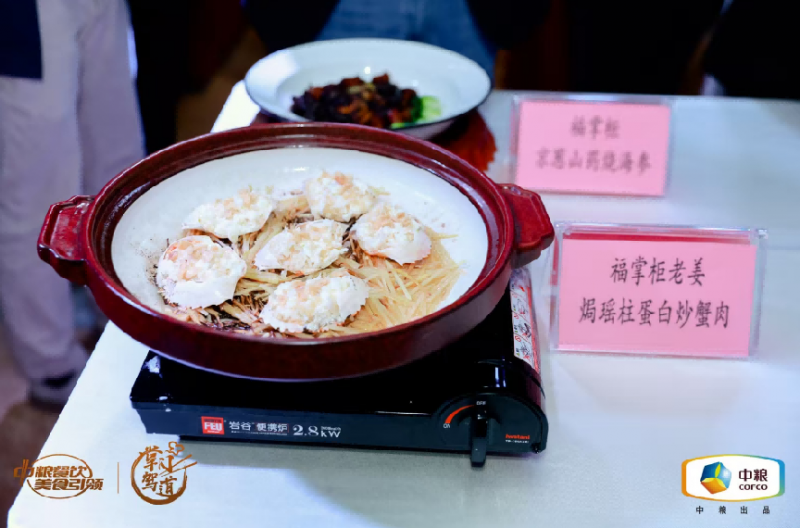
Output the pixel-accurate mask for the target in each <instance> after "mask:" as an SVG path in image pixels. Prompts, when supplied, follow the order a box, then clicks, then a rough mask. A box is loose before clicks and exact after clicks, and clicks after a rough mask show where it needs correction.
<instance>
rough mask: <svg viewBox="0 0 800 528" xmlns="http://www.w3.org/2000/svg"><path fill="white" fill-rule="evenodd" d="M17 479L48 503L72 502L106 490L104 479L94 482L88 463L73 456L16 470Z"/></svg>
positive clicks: (45, 459)
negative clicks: (53, 500) (49, 500)
mask: <svg viewBox="0 0 800 528" xmlns="http://www.w3.org/2000/svg"><path fill="white" fill-rule="evenodd" d="M14 478H17V479H19V481H20V484H22V483H23V482H26V483H27V484H28V487H29V488H30V489H32V490H33V491H34V493H36V494H37V495H40V496H42V497H47V498H48V499H71V498H72V497H77V496H78V495H82V494H83V493H85V492H86V491H88V490H101V489H103V479H101V478H94V473H93V472H92V468H90V467H89V464H87V463H86V462H85V461H83V460H81V459H80V458H77V457H74V456H71V455H47V456H45V457H42V458H40V459H39V460H36V461H35V462H34V463H33V464H30V465H28V461H27V460H23V461H22V466H20V467H18V468H15V469H14Z"/></svg>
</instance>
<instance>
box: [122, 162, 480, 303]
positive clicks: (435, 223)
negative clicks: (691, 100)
mask: <svg viewBox="0 0 800 528" xmlns="http://www.w3.org/2000/svg"><path fill="white" fill-rule="evenodd" d="M323 170H325V171H328V172H334V171H341V172H343V173H345V174H349V175H352V176H353V177H355V178H358V179H360V180H362V181H364V182H366V183H368V184H369V185H372V186H375V187H381V188H382V189H384V190H385V191H386V192H387V193H388V195H387V196H384V197H383V198H382V199H385V200H388V201H390V202H392V203H394V204H396V205H399V206H400V207H402V208H404V209H405V210H406V211H408V212H409V213H411V214H413V215H414V216H416V217H417V218H418V219H419V220H420V221H421V222H422V223H423V224H425V225H426V226H428V227H430V228H432V229H433V230H434V231H436V232H439V233H444V234H455V235H458V236H457V237H455V238H451V239H446V240H444V241H443V243H444V244H445V247H446V248H447V249H448V251H449V252H450V255H451V256H452V257H453V259H454V260H455V261H456V262H460V263H462V269H463V273H462V275H461V278H460V280H459V281H458V283H457V284H456V286H455V287H454V288H453V291H452V292H451V294H450V296H449V298H448V299H447V300H445V302H444V303H443V304H442V306H440V308H442V307H444V306H446V305H448V304H450V303H452V302H453V301H455V300H456V299H458V298H459V297H460V296H461V295H463V294H464V293H465V292H466V291H467V290H468V289H469V287H470V286H471V285H472V284H473V283H474V282H475V280H476V279H477V278H478V276H479V275H480V272H481V269H482V268H483V266H484V263H485V261H486V254H487V250H488V240H487V235H486V227H485V224H484V221H483V218H482V217H481V215H480V213H479V212H478V210H477V209H476V208H475V206H474V205H473V204H472V203H471V202H470V201H469V199H468V198H467V197H466V196H464V195H463V194H462V193H461V192H460V191H458V189H456V188H455V187H453V186H452V185H450V184H449V183H447V182H446V181H444V180H442V179H441V178H438V177H437V176H435V175H433V174H431V173H429V172H427V171H425V170H422V169H420V168H417V167H414V166H413V165H410V164H408V163H405V162H402V161H398V160H394V159H390V158H386V157H383V156H378V155H375V154H368V153H365V152H359V151H354V150H344V149H329V148H283V149H273V150H261V151H255V152H248V153H245V154H237V155H232V156H229V157H225V158H221V159H217V160H214V161H210V162H207V163H204V164H202V165H198V166H196V167H192V168H190V169H187V170H184V171H182V172H180V173H178V174H176V175H175V176H173V177H171V178H169V179H167V180H165V181H163V182H161V183H160V184H158V185H156V186H155V187H153V188H152V189H150V190H148V191H147V192H146V193H144V194H143V195H142V196H141V197H139V198H138V199H137V200H136V201H135V202H134V203H133V204H132V205H131V206H130V207H129V208H128V209H127V210H126V211H125V213H124V214H123V216H122V218H121V219H120V222H119V224H118V225H117V227H116V230H115V231H114V238H113V240H112V246H111V257H112V261H113V263H114V270H115V271H116V274H117V276H118V277H119V278H120V280H121V281H122V284H123V285H124V286H125V288H127V289H128V291H129V292H130V293H131V294H133V295H134V296H135V297H136V298H137V299H139V300H140V301H141V302H142V303H144V304H146V305H147V306H149V307H151V308H154V309H157V310H160V309H161V308H162V307H163V306H164V302H163V300H162V298H161V295H160V294H159V293H158V289H157V288H156V286H155V283H154V280H153V276H154V274H155V265H156V263H157V262H158V259H159V257H160V256H161V254H162V252H163V251H164V250H165V249H166V247H167V245H168V244H169V243H170V242H172V241H174V240H176V239H177V238H180V237H181V234H182V227H181V226H182V223H183V220H184V218H185V217H186V216H187V215H188V214H189V213H190V212H191V211H192V209H194V208H195V207H196V206H197V205H200V204H203V203H207V202H212V201H214V200H216V199H218V198H226V197H228V196H232V195H234V194H235V193H236V192H237V191H238V190H239V189H242V188H245V187H247V186H253V188H264V187H266V186H273V187H274V188H276V189H278V188H299V187H301V186H302V183H303V182H304V181H305V180H306V179H308V178H311V177H315V176H318V175H319V174H321V172H322V171H323Z"/></svg>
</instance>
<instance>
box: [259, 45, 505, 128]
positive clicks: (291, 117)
mask: <svg viewBox="0 0 800 528" xmlns="http://www.w3.org/2000/svg"><path fill="white" fill-rule="evenodd" d="M353 42H362V43H364V44H366V43H370V42H371V43H380V44H388V45H397V46H407V47H412V48H413V47H416V48H425V49H428V50H431V51H436V52H441V53H443V54H449V55H451V56H454V57H457V58H458V59H459V60H461V61H463V62H464V63H466V64H469V65H470V66H474V68H475V69H476V71H478V72H480V74H481V75H483V77H484V79H485V81H486V90H485V91H484V93H483V96H482V97H481V99H480V101H477V102H476V103H475V104H472V105H470V106H469V108H467V109H465V110H464V111H463V112H455V113H449V114H446V115H442V116H440V117H438V118H437V119H434V120H431V121H425V122H423V123H413V124H410V125H405V126H403V127H400V128H396V129H391V130H392V131H393V132H403V131H405V130H412V129H415V128H423V127H428V126H433V125H438V124H442V123H447V122H448V121H453V120H455V119H457V118H458V117H460V116H462V115H464V114H467V113H469V112H471V111H472V110H475V109H476V108H478V107H479V106H481V105H482V104H483V103H485V102H486V100H487V99H488V98H489V95H491V93H492V89H493V88H494V83H493V82H492V79H491V77H490V76H489V74H488V73H486V70H484V69H483V67H482V66H481V65H479V64H478V63H477V62H475V61H474V60H472V59H470V58H469V57H465V56H464V55H461V54H460V53H457V52H455V51H451V50H448V49H445V48H441V47H439V46H434V45H433V44H427V43H425V42H415V41H410V40H399V39H386V38H345V39H331V40H318V41H313V42H306V43H303V44H298V45H296V46H291V47H289V48H283V49H280V50H278V51H274V52H272V53H270V54H269V55H267V56H266V57H263V58H261V59H259V60H258V61H257V62H256V63H255V64H253V65H252V66H251V67H250V69H249V70H248V71H247V74H246V75H245V77H244V89H245V92H247V96H248V97H250V100H251V101H253V103H255V105H256V106H258V108H259V110H260V111H261V112H268V113H270V114H272V115H274V116H275V117H277V118H279V119H282V120H285V121H287V122H292V123H323V122H324V121H313V120H311V119H308V118H305V117H302V116H299V115H297V114H295V113H293V112H292V111H291V110H290V109H289V110H287V109H285V108H282V107H279V106H278V105H277V104H268V103H264V102H260V101H259V100H258V98H256V97H254V96H253V91H252V85H253V80H252V76H251V74H252V72H253V71H255V70H256V68H258V67H259V66H263V63H265V62H268V61H270V60H275V58H276V57H280V56H281V55H286V54H290V53H292V52H294V51H298V50H304V49H307V48H312V49H313V48H314V47H322V46H326V45H327V46H330V45H331V44H332V43H337V44H338V43H353ZM342 124H344V123H342ZM373 128H377V127H373ZM380 130H386V129H380Z"/></svg>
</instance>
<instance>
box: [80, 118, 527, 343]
mask: <svg viewBox="0 0 800 528" xmlns="http://www.w3.org/2000/svg"><path fill="white" fill-rule="evenodd" d="M270 131H271V133H270V134H269V135H264V133H265V132H270ZM283 131H285V132H286V133H283ZM337 131H339V133H340V134H341V135H336V134H337ZM292 132H298V133H299V135H298V134H292ZM348 132H355V133H357V135H359V136H364V135H366V136H368V138H364V137H359V138H358V139H357V140H355V145H354V144H353V141H354V140H353V139H352V138H350V137H348V136H349V134H347V133H348ZM253 136H254V137H253ZM259 136H260V137H259ZM343 137H346V138H347V144H348V145H351V146H352V148H348V147H325V145H324V144H323V145H306V146H299V145H296V146H277V147H272V148H315V147H321V148H339V149H342V150H348V149H349V150H358V151H360V152H369V153H372V154H377V153H376V152H370V151H364V150H361V149H359V148H357V147H358V146H365V145H369V144H372V145H373V146H375V148H376V149H385V148H389V147H387V146H386V143H387V140H391V141H392V142H395V143H399V145H398V146H397V148H395V149H394V150H393V152H395V151H406V152H410V153H413V154H416V155H417V156H416V157H418V158H420V159H425V158H427V160H428V166H427V167H425V166H419V165H415V164H414V163H413V162H412V161H409V160H408V159H400V158H397V157H394V156H391V155H387V154H377V155H383V156H385V157H388V158H390V159H397V160H399V161H403V162H405V163H410V164H412V165H414V166H417V167H418V168H421V169H423V170H426V171H427V172H430V173H431V174H432V175H433V176H436V177H438V178H441V179H443V180H445V181H446V182H447V183H449V184H451V185H453V186H454V187H456V189H457V190H458V191H459V192H462V194H464V195H465V197H466V198H467V199H468V200H470V202H471V203H472V204H473V205H474V206H475V208H476V209H477V211H478V213H479V214H480V216H481V218H482V219H483V221H484V224H485V225H486V227H487V237H488V241H489V247H488V248H487V254H486V258H485V261H484V267H483V268H482V269H481V272H480V274H479V275H478V277H477V279H476V280H475V282H473V283H472V284H471V285H470V287H469V288H468V289H467V290H466V291H465V292H464V293H463V294H462V295H461V296H460V297H459V298H457V299H455V300H454V301H453V302H451V303H449V304H448V305H446V306H444V307H442V308H440V309H438V310H436V311H435V312H432V313H430V314H428V315H426V316H423V317H420V318H418V319H415V320H413V321H409V322H405V323H402V324H399V325H395V326H391V327H388V328H384V329H382V330H377V331H373V332H363V333H359V334H352V335H345V336H339V337H324V338H313V339H287V338H274V337H263V336H257V335H250V334H243V333H237V332H226V331H222V330H219V329H215V328H210V327H205V326H202V325H197V324H194V323H190V322H184V321H180V320H178V319H176V318H174V317H171V316H169V315H167V314H164V313H161V312H159V311H158V310H155V309H153V308H151V307H150V306H148V305H146V304H144V303H143V302H142V301H140V300H139V299H137V298H136V297H135V296H134V295H133V294H132V293H130V292H129V291H128V290H127V289H126V288H125V286H124V285H123V284H122V282H121V280H120V279H119V278H118V277H116V273H109V270H108V269H106V266H105V265H104V264H103V263H102V262H101V255H100V253H101V252H100V251H98V245H99V244H100V242H103V241H105V240H104V237H103V236H100V235H102V234H103V233H105V232H106V231H107V230H110V232H111V235H110V237H109V238H108V240H107V241H106V242H107V246H108V247H107V248H106V250H105V251H104V252H105V253H107V254H108V255H106V256H107V259H108V261H109V263H110V265H111V268H112V270H113V259H112V258H111V249H110V248H111V241H112V240H113V237H114V234H115V231H116V226H117V224H118V222H119V219H120V218H121V216H122V215H123V214H124V212H125V211H126V210H127V208H128V207H130V205H131V204H132V203H133V202H134V201H135V200H136V199H138V198H139V197H140V196H141V195H142V194H144V193H145V192H147V191H148V190H149V189H151V188H153V187H154V186H155V185H157V184H158V183H160V182H161V181H164V180H166V179H168V178H171V177H172V176H175V175H176V174H178V173H179V172H182V171H184V170H186V169H188V168H191V167H195V166H198V165H201V164H203V163H207V162H209V161H212V160H214V159H220V158H223V157H227V156H232V155H236V154H239V153H244V152H251V151H255V150H266V149H270V147H269V146H268V144H269V143H270V142H272V141H273V140H275V142H280V141H281V140H286V139H287V138H288V139H292V138H295V139H297V140H298V141H302V140H303V139H304V138H305V140H306V141H310V142H314V140H319V139H324V138H334V139H337V138H338V139H341V138H343ZM228 140H230V141H228ZM217 142H222V143H223V144H224V143H226V142H227V143H228V145H227V148H230V147H232V146H234V145H238V146H240V147H242V148H243V149H244V150H239V151H236V152H229V151H228V150H227V149H226V146H224V145H223V147H222V148H216V149H212V151H210V152H211V153H212V155H213V156H214V157H210V158H207V159H203V160H196V159H195V158H197V157H202V156H201V155H200V154H197V153H196V152H197V151H200V152H206V153H207V152H209V151H208V150H205V149H203V148H202V147H205V146H208V145H207V144H214V143H217ZM250 147H253V148H250ZM259 147H261V148H259ZM184 152H185V153H186V154H189V156H185V157H191V158H193V159H192V161H196V162H195V163H192V164H190V165H182V166H180V168H179V169H177V170H176V171H172V170H171V169H172V168H173V166H174V165H176V163H166V164H165V165H162V167H164V171H166V172H169V173H170V174H169V175H167V176H164V177H162V178H160V179H158V181H155V182H153V181H149V182H146V183H145V184H141V185H138V186H137V187H135V188H134V189H132V190H131V191H132V192H127V193H124V194H122V195H119V194H118V193H119V191H122V190H125V181H126V180H128V179H130V178H133V177H136V175H137V174H138V173H141V172H147V170H148V167H149V166H150V165H155V164H158V163H161V162H164V161H165V160H167V159H169V158H170V157H173V156H176V155H178V156H179V157H180V154H183V153H184ZM193 152H195V154H192V153H193ZM218 153H219V154H221V155H216V154H218ZM427 153H431V154H435V155H437V156H439V157H442V158H444V159H445V160H446V161H447V163H448V164H449V166H447V165H445V164H444V163H441V162H439V161H434V160H433V159H432V158H430V157H429V156H427ZM177 165H181V164H180V163H177ZM433 167H440V168H442V167H447V168H448V169H449V171H452V172H454V173H455V174H457V175H458V176H460V179H457V180H456V181H457V183H458V184H454V182H453V181H451V179H449V178H447V177H443V175H442V174H438V173H436V172H434V171H433V170H432V169H433ZM462 186H463V187H466V188H469V189H471V190H473V191H474V192H475V193H476V194H477V195H479V196H481V197H482V198H484V199H486V198H490V199H492V201H493V202H494V204H495V205H496V206H497V208H498V212H499V215H497V218H498V220H497V230H498V232H499V233H500V234H502V235H503V238H504V242H505V243H504V244H502V246H500V247H501V249H500V251H499V252H498V254H497V256H496V258H495V259H494V262H490V258H489V257H490V254H491V248H492V246H493V245H495V246H499V245H500V242H501V241H500V240H492V237H491V234H490V233H489V232H488V229H489V226H488V221H487V217H486V215H485V214H484V213H485V210H484V208H487V207H489V208H490V207H492V206H491V205H489V204H487V205H484V206H483V207H484V208H482V207H481V206H480V205H479V204H476V203H475V200H474V199H473V196H470V195H469V194H466V193H464V191H463V189H462V188H461V187H462ZM122 202H125V203H124V206H123V207H122V208H121V209H120V207H119V206H120V204H121V203H122ZM105 209H110V212H107V211H104V210H105ZM109 218H111V220H112V221H111V222H107V220H108V219H109ZM100 220H104V221H106V222H104V223H103V225H101V226H98V225H97V224H98V223H99V222H100ZM107 224H110V225H107ZM514 230H515V227H514V216H513V214H512V212H511V208H510V206H509V205H508V203H507V202H506V200H505V198H504V196H503V194H502V193H501V191H500V187H499V186H498V185H497V184H496V183H494V182H493V181H492V180H491V179H489V178H488V177H487V176H486V175H485V174H483V173H482V172H481V171H479V170H478V169H476V168H475V167H473V166H472V165H470V164H469V163H467V162H466V161H464V160H462V159H461V158H459V157H458V156H456V155H455V154H452V153H450V152H449V151H447V150H445V149H443V148H441V147H438V146H437V145H434V144H432V143H430V142H427V141H423V140H420V139H416V138H414V137H411V136H407V135H402V134H397V133H394V132H390V131H386V130H383V129H379V128H375V127H368V126H362V125H349V124H348V125H345V124H334V123H317V122H313V123H282V124H271V125H262V126H251V127H245V128H238V129H233V130H228V131H225V132H217V133H209V134H205V135H203V136H199V137H197V138H193V139H190V140H187V141H183V142H180V143H177V144H175V145H172V146H170V147H168V148H166V149H164V150H161V151H158V152H156V153H154V154H152V155H150V156H148V157H147V158H145V159H143V160H141V161H139V162H137V163H136V164H134V165H132V166H131V167H129V168H128V169H126V170H124V171H123V172H121V173H120V174H118V175H117V176H116V177H115V178H113V179H112V180H111V181H110V182H109V183H108V184H106V186H105V187H104V188H103V189H102V190H101V191H100V193H98V194H97V196H96V197H95V199H94V200H93V201H92V202H91V204H90V205H89V208H88V210H87V211H86V217H85V218H84V228H83V229H82V233H81V244H82V245H83V247H84V251H85V259H86V266H87V267H88V268H89V269H90V270H91V273H93V274H94V275H95V277H96V278H97V279H99V280H100V282H101V283H102V285H103V287H105V288H107V289H109V290H110V293H113V295H114V296H116V297H118V298H119V299H122V300H124V302H125V303H126V304H128V305H130V306H131V307H134V308H136V309H137V310H138V311H140V312H141V313H143V314H145V315H147V316H149V317H154V318H157V319H159V320H162V321H167V322H169V323H171V324H173V325H177V326H179V327H181V328H183V329H184V330H187V331H192V332H196V333H198V334H203V335H209V336H214V337H220V336H225V337H227V338H230V339H234V340H237V341H238V340H243V341H248V342H258V343H262V344H265V345H276V346H281V347H305V346H324V345H327V344H340V343H348V342H358V341H361V340H364V339H365V338H373V337H386V336H389V335H393V334H402V333H404V332H405V331H407V330H408V329H410V328H414V327H424V326H427V325H430V324H431V323H435V322H436V321H438V320H440V319H442V318H444V317H447V316H449V315H451V314H452V313H453V312H455V311H456V310H458V309H459V308H461V307H462V306H464V305H465V304H467V303H469V302H470V301H471V300H473V299H474V298H475V297H477V296H478V295H480V294H481V293H482V292H483V291H484V290H486V289H487V288H488V287H489V286H491V285H492V284H493V283H494V282H495V281H496V280H497V278H498V277H499V276H500V275H501V274H502V273H503V271H504V270H505V269H506V268H507V267H508V266H509V264H510V261H511V255H512V252H513V247H514ZM112 320H113V319H112Z"/></svg>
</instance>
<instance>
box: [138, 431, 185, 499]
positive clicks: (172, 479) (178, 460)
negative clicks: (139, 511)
mask: <svg viewBox="0 0 800 528" xmlns="http://www.w3.org/2000/svg"><path fill="white" fill-rule="evenodd" d="M182 452H183V446H182V445H181V444H179V443H177V442H170V443H169V450H167V451H163V450H162V449H161V448H160V447H158V446H151V447H148V448H146V449H145V450H144V451H143V452H141V453H139V457H138V458H137V459H136V461H134V463H133V466H131V485H132V486H133V490H134V491H135V492H136V494H137V495H139V497H141V498H142V500H144V501H145V502H148V503H150V504H156V505H160V504H169V503H171V502H175V501H176V500H178V497H180V496H181V495H183V493H184V492H185V491H186V483H187V480H188V477H187V475H186V470H187V469H188V468H190V467H192V466H193V465H195V464H197V462H192V463H187V461H188V460H189V459H190V458H191V457H192V455H185V456H182V455H181V453H182Z"/></svg>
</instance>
